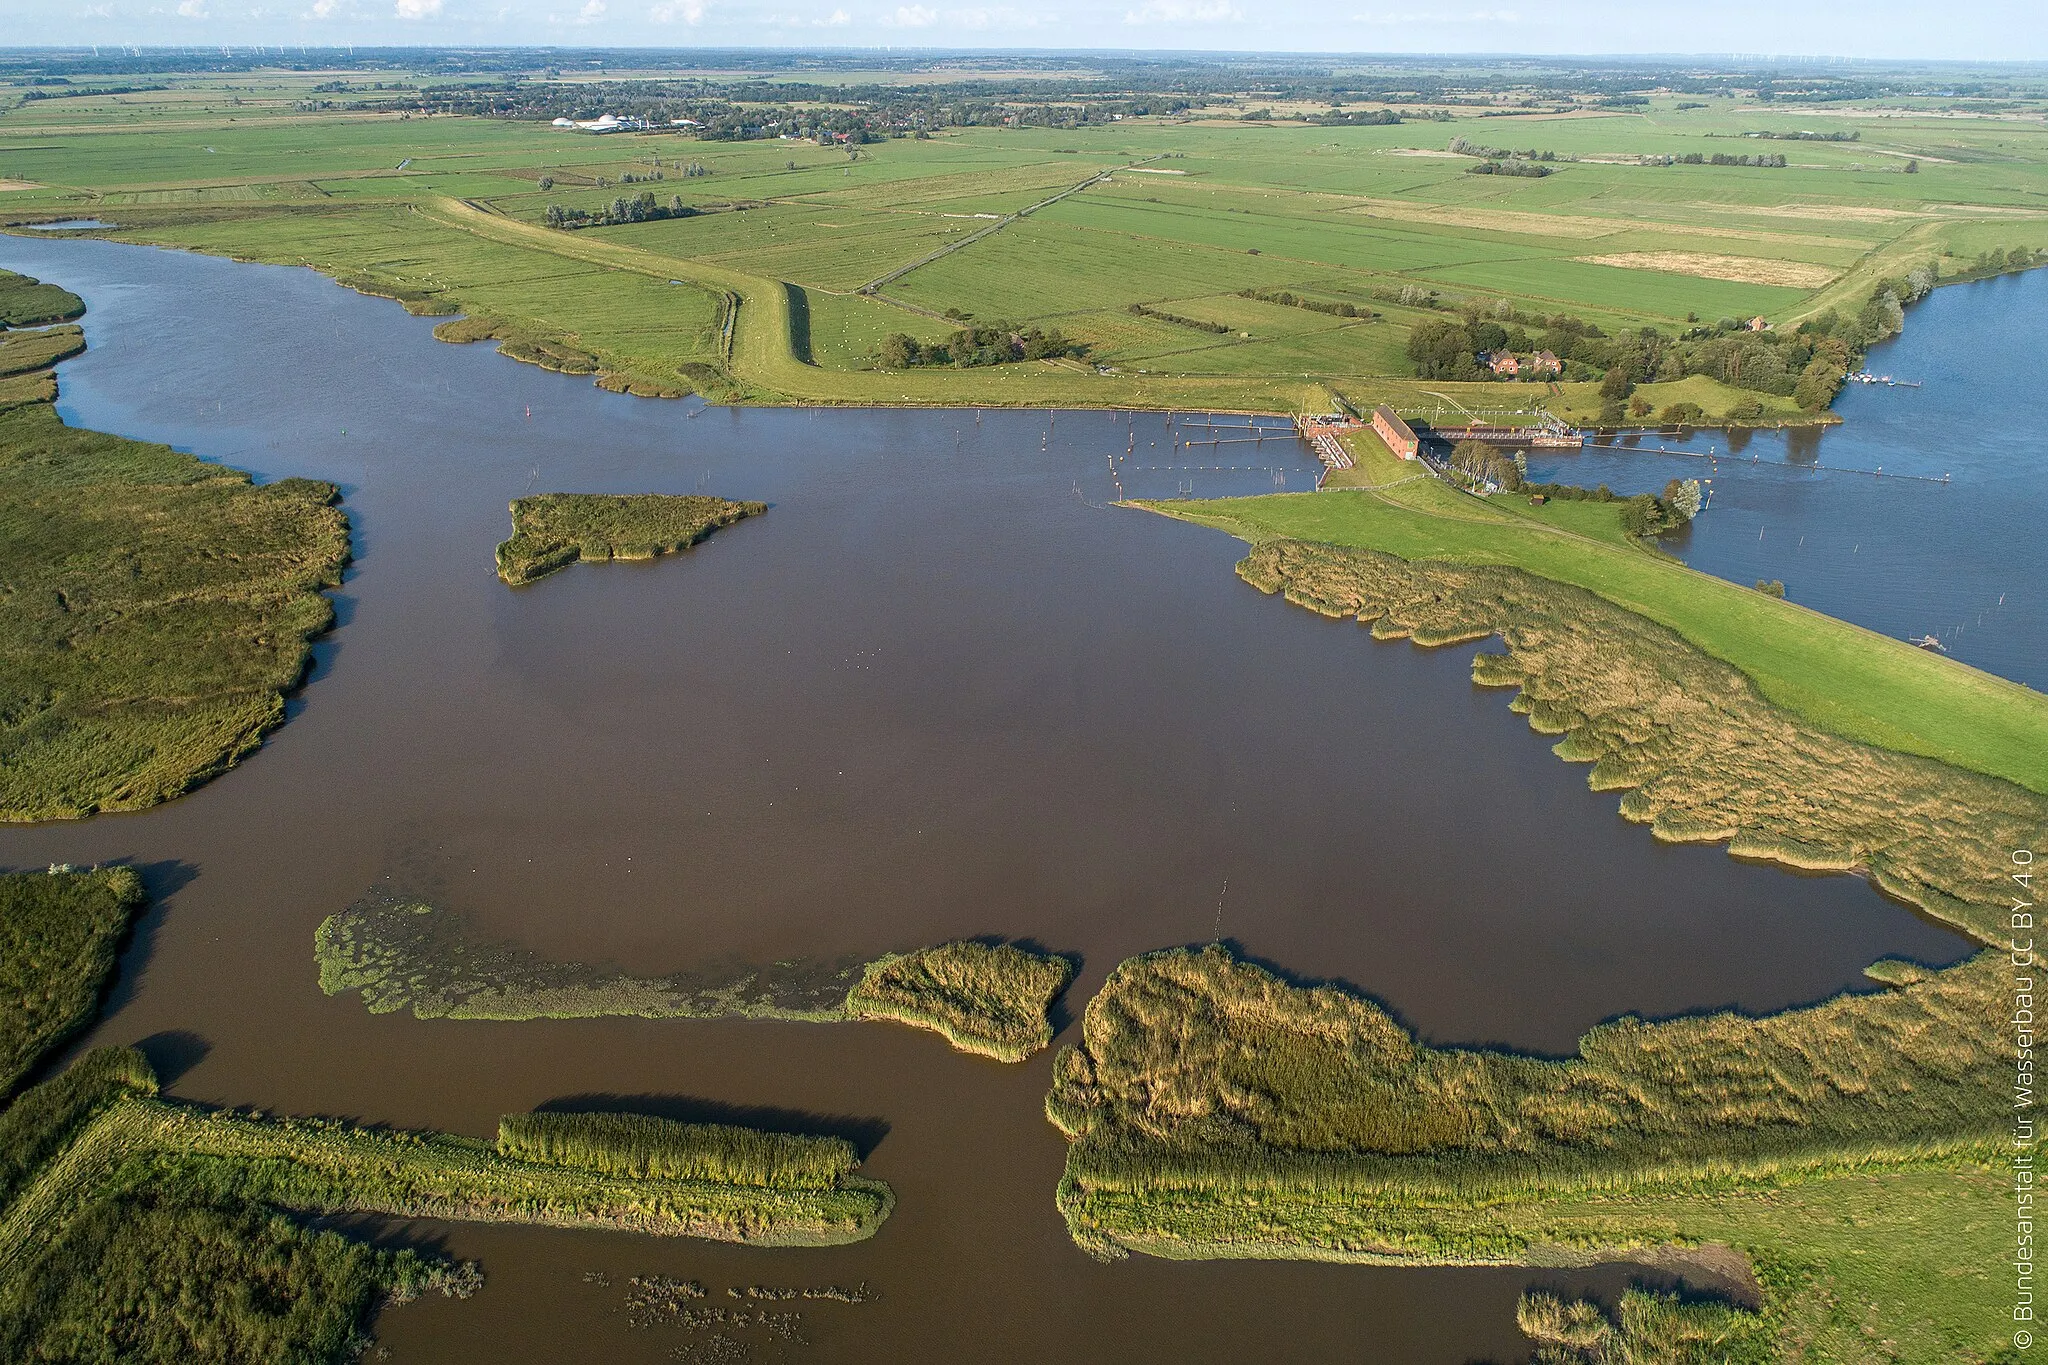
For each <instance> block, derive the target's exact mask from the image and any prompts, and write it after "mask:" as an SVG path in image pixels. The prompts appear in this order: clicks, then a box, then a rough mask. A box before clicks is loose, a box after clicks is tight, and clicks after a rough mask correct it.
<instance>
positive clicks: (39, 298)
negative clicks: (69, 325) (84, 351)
mask: <svg viewBox="0 0 2048 1365" xmlns="http://www.w3.org/2000/svg"><path fill="white" fill-rule="evenodd" d="M84 316H85V300H84V299H81V298H79V297H78V295H76V294H74V293H72V292H71V291H70V290H69V289H64V288H60V287H59V286H57V285H54V284H44V283H43V282H42V281H40V280H38V279H36V278H35V277H34V276H32V275H17V274H15V273H14V272H13V271H12V270H0V329H4V328H8V327H42V326H46V325H48V324H49V323H52V322H69V321H71V320H72V319H73V318H78V317H84Z"/></svg>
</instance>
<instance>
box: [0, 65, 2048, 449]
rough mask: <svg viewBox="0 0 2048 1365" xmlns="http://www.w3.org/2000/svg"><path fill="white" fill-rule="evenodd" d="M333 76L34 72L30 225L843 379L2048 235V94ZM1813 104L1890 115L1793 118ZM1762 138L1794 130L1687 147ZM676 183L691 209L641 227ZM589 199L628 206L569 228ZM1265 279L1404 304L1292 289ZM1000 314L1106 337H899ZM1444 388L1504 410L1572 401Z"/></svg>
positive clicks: (1308, 379) (1307, 373) (1305, 349)
mask: <svg viewBox="0 0 2048 1365" xmlns="http://www.w3.org/2000/svg"><path fill="white" fill-rule="evenodd" d="M319 74H321V73H313V72H303V73H302V72H276V73H258V74H257V75H256V76H255V77H253V78H252V79H251V80H250V81H244V82H229V81H226V80H224V79H222V78H219V77H208V78H198V77H193V78H189V79H188V78H172V79H170V80H168V81H166V82H164V84H166V85H167V86H168V87H169V88H167V89H162V90H147V91H138V92H133V93H125V94H110V95H91V94H85V95H80V96H77V97H72V98H65V99H34V100H19V101H17V102H14V103H13V104H12V107H8V108H5V109H4V110H0V182H4V183H6V184H8V185H10V186H14V187H15V188H10V189H7V190H5V191H0V223H5V224H7V225H21V224H27V223H33V222H36V221H51V220H57V219H62V218H66V217H76V216H80V215H87V214H89V215H93V216H95V217H97V218H98V219H99V220H100V221H103V222H107V223H111V224H112V226H111V227H110V228H106V229H100V230H101V231H105V232H107V233H109V234H110V235H114V236H118V237H123V238H126V239H129V240H136V241H146V242H155V243H161V244H164V245H171V246H180V247H191V248H196V249H199V250H204V251H213V252H220V253H224V254H231V255H236V256H243V257H248V258H251V259H257V260H265V261H276V262H282V263H293V264H297V263H304V264H309V265H312V266H313V267H314V268H316V269H319V270H322V271H324V272H327V273H330V274H333V275H336V276H338V277H343V278H345V279H347V280H348V281H349V282H351V283H364V284H368V285H370V286H371V287H373V290H374V291H375V292H391V293H393V295H394V296H395V297H400V298H402V299H405V300H407V301H408V306H411V307H414V308H416V309H417V310H420V311H432V312H437V313H449V314H454V313H475V314H479V315H482V316H485V317H487V318H489V319H491V320H493V321H494V322H498V323H502V324H504V325H505V327H506V328H507V329H509V330H512V331H517V332H518V333H520V334H521V335H523V336H528V337H530V338H533V339H536V340H546V341H548V342H550V343H552V344H557V345H560V346H566V347H569V348H573V349H574V350H576V351H578V352H580V353H584V354H587V355H589V356H591V357H592V358H593V360H592V367H593V368H594V369H595V371H596V372H597V373H599V374H600V375H608V376H612V377H613V379H612V381H611V382H614V383H615V385H616V386H618V387H634V386H637V387H638V388H639V389H640V390H641V391H646V392H682V391H685V390H689V389H696V390H699V391H702V392H704V393H705V394H706V395H707V396H710V397H713V398H719V399H723V400H730V401H808V402H827V403H848V402H885V403H967V402H972V403H991V404H994V403H1012V404H1017V403H1022V404H1039V403H1059V404H1073V405H1081V406H1163V405H1172V404H1187V405H1203V406H1212V407H1259V408H1271V407H1273V406H1275V405H1280V406H1283V407H1304V406H1327V405H1328V404H1329V403H1330V402H1331V401H1332V398H1333V395H1342V396H1343V397H1344V398H1346V399H1347V400H1349V401H1352V402H1368V403H1369V402H1376V401H1380V400H1382V399H1385V398H1392V399H1394V400H1396V401H1400V400H1401V399H1402V397H1403V396H1404V394H1406V393H1407V392H1408V391H1407V390H1406V389H1405V387H1404V386H1403V384H1402V382H1401V381H1404V380H1409V379H1412V378H1413V377H1414V373H1415V370H1414V364H1413V362H1412V361H1411V360H1410V359H1409V355H1408V350H1407V341H1408V335H1409V333H1410V331H1411V330H1412V329H1413V328H1415V327H1416V326H1418V325H1421V324H1422V323H1425V322H1429V321H1432V320H1437V319H1443V318H1446V317H1448V318H1452V319H1455V318H1457V317H1459V316H1460V315H1471V314H1474V313H1484V314H1486V315H1488V316H1503V317H1505V316H1509V315H1515V316H1518V317H1519V316H1526V317H1529V318H1532V319H1537V320H1541V319H1545V318H1550V317H1553V316H1557V315H1571V316H1573V317H1576V318H1579V319H1582V320H1583V321H1584V322H1585V323H1588V324H1590V325H1592V326H1593V327H1595V328H1598V329H1601V330H1602V331H1603V332H1604V333H1605V334H1607V335H1610V336H1613V335H1620V334H1623V333H1626V332H1632V331H1634V330H1635V329H1638V328H1644V327H1648V328H1653V329H1656V330H1657V331H1658V332H1659V333H1660V334H1663V335H1666V336H1676V335H1678V334H1679V333H1681V332H1682V331H1684V329H1686V328H1688V327H1693V326H1697V325H1699V324H1702V323H1704V324H1709V325H1711V324H1712V323H1714V322H1715V321H1717V320H1719V319H1723V318H1734V319H1748V318H1751V317H1762V318H1764V319H1766V320H1768V321H1769V322H1771V323H1773V324H1775V325H1776V326H1778V327H1779V328H1781V329H1782V328H1785V327H1787V326H1788V325H1792V324H1796V323H1798V322H1799V321H1801V320H1802V319H1804V318H1806V317H1809V316H1811V315H1813V314H1816V313H1818V312H1820V311H1821V310H1822V309H1824V308H1829V307H1833V308H1836V309H1839V310H1842V311H1844V312H1849V313H1853V312H1854V311H1855V310H1856V309H1858V308H1860V307H1862V306H1863V304H1864V302H1865V301H1866V300H1867V299H1868V298H1869V297H1870V295H1871V293H1872V291H1873V290H1874V289H1875V288H1877V287H1878V286H1879V285H1880V284H1881V283H1882V282H1883V281H1884V280H1886V279H1889V278H1895V277H1899V276H1902V275H1903V274H1904V273H1905V272H1907V271H1909V270H1911V269H1913V268H1915V267H1922V268H1926V269H1931V270H1932V271H1934V272H1935V273H1936V274H1938V275H1939V276H1941V277H1943V278H1947V277H1953V276H1956V275H1961V274H1967V273H1969V272H1970V271H1971V269H1972V268H1973V266H1974V265H1975V264H1976V263H1977V258H1978V256H1979V254H1980V253H1984V252H1988V251H1992V250H1998V251H2000V252H2007V251H2011V250H2013V249H2015V248H2022V249H2024V250H2025V251H2027V252H2028V253H2030V254H2031V253H2032V252H2036V251H2040V250H2044V249H2048V204H2044V198H2043V196H2044V194H2048V129H2044V127H2043V125H2042V123H2041V121H2040V120H2039V119H2038V118H2024V119H2021V118H2013V117H1991V116H1986V117H1982V118H1971V117H1958V116H1956V115H1954V114H1952V113H1943V114H1939V115H1937V114H1935V113H1932V112H1929V113H1926V114H1924V115H1921V114H1916V113H1914V112H1912V111H1911V110H1902V109H1898V108H1895V107H1890V106H1887V107H1886V108H1885V110H1884V112H1885V114H1886V115H1887V116H1886V117H1884V118H1883V119H1882V120H1881V121H1880V120H1879V119H1877V118H1874V117H1871V115H1872V114H1873V113H1875V112H1877V110H1875V109H1866V108H1861V107H1857V106H1855V105H1847V104H1845V105H1843V106H1841V107H1830V108H1829V109H1828V110H1827V111H1825V112H1816V111H1814V110H1809V109H1798V110H1781V109H1778V108H1775V107H1770V106H1765V105H1760V104H1755V103H1751V102H1748V101H1745V100H1741V99H1729V98H1715V99H1709V100H1701V101H1694V102H1680V101H1677V100H1675V99H1673V98H1670V97H1666V96H1657V97H1653V98H1651V99H1650V100H1649V101H1648V102H1647V104H1645V105H1644V106H1643V107H1640V108H1636V109H1631V110H1628V111H1612V112H1598V113H1574V114H1570V115H1560V114H1556V113H1545V112H1536V113H1530V114H1528V115H1525V116H1509V117H1499V116H1488V117H1476V116H1472V115H1471V114H1469V113H1466V112H1450V113H1449V114H1448V117H1442V118H1439V117H1432V118H1429V119H1427V120H1421V119H1417V120H1411V121H1408V122H1402V123H1397V124H1392V125H1384V126H1317V125H1314V124H1301V123H1291V122H1263V121H1247V120H1245V119H1237V118H1233V119H1229V120H1225V119H1197V118H1188V117H1179V118H1172V119H1168V118H1162V117H1140V118H1131V119H1126V120H1124V121H1122V122H1118V123H1113V124H1104V123H1098V124H1093V125H1088V126H1082V127H1075V128H1057V129H1055V128H995V127H968V128H946V129H942V130H940V131H938V132H937V133H935V134H934V135H932V136H929V137H925V136H919V137H916V138H911V137H902V136H896V137H885V138H882V139H880V140H877V141H870V142H868V143H866V144H865V145H851V146H840V145H821V144H820V143H819V142H817V141H815V140H811V139H801V140H793V139H787V138H773V137H769V138H757V139H753V140H740V141H710V140H704V139H699V138H694V137H690V136H688V135H686V134H684V135H679V134H677V133H673V132H646V133H640V132H626V133H617V134H612V135H609V136H605V137H588V136H581V135H578V134H576V133H574V132H572V131H566V130H562V129H557V128H554V127H551V126H549V125H548V124H547V123H546V122H544V121H540V120H537V119H516V118H484V117H474V116H467V115H448V114H434V115H432V116H426V115H421V114H417V113H414V112H411V111H409V110H407V109H406V108H404V107H403V101H402V100H400V99H399V98H398V97H397V96H396V95H394V94H391V93H388V92H387V93H386V94H383V95H378V94H376V93H375V92H373V91H367V90H358V91H357V92H356V93H358V94H360V95H363V96H364V98H361V99H359V100H354V101H349V102H347V106H346V107H340V106H338V105H337V102H336V101H332V100H323V99H316V98H312V94H313V92H315V91H316V90H326V89H329V88H330V87H329V86H327V85H322V84H320V83H319V81H318V80H317V79H316V77H317V76H318V75H319ZM344 84H345V82H344ZM399 88H400V83H397V82H394V83H393V90H394V91H395V90H397V89H399ZM405 88H407V89H410V88H414V87H412V86H410V85H408V86H405ZM4 97H5V92H4V91H0V98H4ZM1681 105H1683V107H1681ZM1489 112H1490V111H1489ZM1792 132H1800V133H1809V134H1814V135H1829V134H1839V135H1841V136H1842V137H1844V138H1847V137H1848V136H1849V135H1850V134H1854V135H1855V140H1853V141H1850V140H1842V141H1820V140H1777V141H1760V140H1758V135H1762V134H1770V133H1781V134H1782V133H1792ZM1454 141H1457V142H1458V145H1459V146H1460V147H1462V148H1465V149H1467V150H1470V149H1472V148H1478V149H1479V150H1480V151H1482V152H1484V151H1487V150H1489V149H1493V150H1499V149H1505V148H1512V149H1516V150H1518V151H1527V152H1533V153H1537V154H1538V155H1540V156H1543V157H1547V158H1549V159H1548V160H1544V161H1543V162H1542V163H1541V164H1542V167H1543V168H1544V169H1547V170H1548V171H1550V172H1551V173H1549V174H1545V175H1534V174H1532V175H1527V176H1512V175H1474V174H1471V173H1470V171H1471V170H1472V169H1473V168H1474V167H1476V166H1478V165H1479V164H1480V161H1481V157H1479V156H1476V155H1460V154H1455V153H1453V152H1451V151H1449V150H1448V149H1449V148H1450V147H1451V145H1452V144H1453V142H1454ZM1759 150H1767V151H1770V152H1774V153H1782V154H1785V155H1786V164H1785V165H1783V166H1770V167H1764V166H1755V165H1751V166H1742V165H1711V164H1684V163H1683V162H1680V163H1678V164H1665V163H1666V159H1667V158H1685V157H1688V156H1698V157H1700V158H1701V159H1702V161H1705V160H1708V159H1710V158H1711V157H1712V156H1714V155H1717V154H1727V155H1730V156H1740V155H1749V154H1751V153H1755V152H1757V151H1759ZM1909 168H1910V169H1909ZM1077 187H1080V188H1077ZM1070 190H1071V191H1074V192H1073V193H1071V194H1069V195H1067V196H1066V197H1064V198H1061V199H1059V200H1058V201H1057V202H1051V203H1047V202H1045V201H1047V200H1050V199H1052V197H1053V196H1055V195H1059V194H1061V193H1062V192H1064V191H1070ZM641 195H647V196H651V200H650V202H651V203H652V204H654V205H655V206H656V208H657V209H658V210H659V216H658V217H655V218H653V219H651V220H648V221H630V222H619V223H616V224H611V225H606V224H605V222H604V219H605V216H606V215H607V210H608V209H609V208H610V206H612V205H613V204H614V202H615V201H617V200H619V199H620V198H621V197H622V196H625V197H635V196H641ZM1034 206H1037V207H1035V208H1034ZM551 209H553V210H555V211H557V212H560V213H565V214H569V215H572V216H573V215H575V214H579V213H580V214H584V215H587V217H586V218H585V220H584V221H586V222H590V223H596V224H597V225H594V226H584V227H581V228H578V229H575V230H566V229H562V228H551V227H544V226H543V224H544V223H545V222H547V221H548V220H549V215H550V210H551ZM672 210H673V215H672V213H671V211H672ZM1020 213H1022V214H1023V216H1021V217H1013V216H1012V215H1018V214H1020ZM992 227H993V228H995V229H996V230H994V231H990V229H991V228H992ZM523 229H530V230H523ZM970 239H971V240H970ZM963 241H964V242H966V245H964V246H961V245H960V244H961V243H962V242H963ZM947 248H957V249H953V250H947ZM941 252H944V253H945V254H936V255H935V253H941ZM884 280H886V283H882V284H880V285H879V287H874V286H875V285H876V282H878V281H884ZM790 286H794V289H791V288H790ZM864 288H867V289H868V290H869V292H862V291H863V290H864ZM1246 290H1260V291H1266V292H1271V291H1277V290H1289V291H1294V292H1296V293H1299V294H1302V295H1304V296H1309V297H1313V298H1316V299H1322V300H1330V301H1346V302H1349V303H1351V304H1352V305H1353V306H1354V307H1355V308H1357V309H1358V310H1359V311H1361V312H1363V313H1368V314H1377V315H1378V316H1374V317H1370V318H1367V319H1362V320H1340V319H1338V318H1334V317H1331V316H1329V315H1327V314H1317V313H1315V312H1312V311H1300V312H1299V313H1298V315H1295V316H1290V314H1296V313H1297V310H1294V309H1288V308H1282V307H1278V306H1274V305H1270V304H1264V303H1256V302H1252V301H1249V300H1245V299H1241V298H1238V297H1236V296H1237V295H1238V294H1239V293H1240V291H1246ZM429 300H430V301H429ZM1133 305H1140V306H1143V307H1145V308H1148V309H1151V310H1154V312H1155V313H1158V312H1163V313H1168V314H1172V315H1174V316H1177V317H1182V318H1192V319H1196V320H1198V321H1201V322H1205V323H1214V324H1218V325H1220V326H1223V327H1227V328H1228V329H1229V331H1228V333H1213V332H1203V331H1201V330H1199V329H1193V328H1189V327H1186V326H1184V325H1177V324H1175V323H1174V322H1172V321H1168V320H1162V319H1160V318H1158V317H1156V316H1145V317H1141V316H1138V315H1136V314H1134V313H1133V311H1132V308H1133ZM735 313H736V314H737V316H734V314H735ZM969 324H971V325H973V326H977V327H997V328H1005V327H1007V328H1016V329H1028V328H1039V329H1042V330H1045V331H1057V332H1058V333H1059V334H1060V336H1061V337H1062V338H1064V339H1066V340H1067V341H1068V342H1070V343H1072V348H1071V349H1072V350H1073V352H1074V354H1072V355H1070V356H1068V357H1067V358H1064V359H1059V358H1055V359H1047V360H1021V361H1015V362H1012V363H1009V364H1001V365H994V366H987V367H982V368H959V367H956V366H951V365H948V366H943V367H936V368H931V369H928V370H925V371H922V372H907V371H894V372H890V371H883V370H879V369H877V368H876V367H877V365H878V356H879V352H880V348H881V343H882V342H883V341H884V340H885V339H886V338H887V337H889V336H890V335H892V334H897V333H900V334H903V335H905V336H908V337H910V338H911V339H913V340H915V341H917V342H919V343H921V344H926V345H930V344H933V343H941V342H943V340H944V338H945V337H946V336H947V335H948V333H950V332H951V331H953V330H955V329H956V328H958V327H960V326H963V325H969ZM1567 377H1568V378H1576V379H1584V378H1586V377H1588V376H1584V375H1571V376H1567ZM1593 377H1597V376H1593ZM1447 385H1448V386H1447ZM1430 388H1431V389H1432V391H1434V392H1449V393H1451V394H1452V395H1453V396H1454V397H1455V398H1456V400H1457V401H1459V402H1463V403H1465V404H1467V405H1468V406H1487V407H1503V408H1519V407H1525V406H1533V405H1535V404H1536V403H1538V402H1539V401H1548V400H1549V399H1550V398H1551V397H1553V396H1552V395H1548V394H1546V393H1544V391H1543V389H1542V388H1541V386H1531V385H1526V384H1512V383H1507V384H1495V383H1474V382H1471V381H1469V380H1467V381H1460V382H1457V383H1449V382H1448V381H1447V382H1440V383H1436V384H1432V385H1431V386H1430ZM1734 393H1735V391H1734V390H1729V395H1734ZM1708 396H1709V397H1710V398H1713V397H1716V396H1717V395H1715V394H1713V393H1709V395H1708ZM1744 396H1754V395H1744ZM1724 397H1725V406H1729V407H1732V406H1733V405H1734V404H1735V403H1736V402H1738V401H1740V399H1739V398H1738V397H1736V396H1724ZM1688 401H1690V400H1688ZM1703 407H1705V410H1706V415H1707V417H1708V418H1710V419H1711V418H1712V417H1714V416H1715V415H1716V414H1717V410H1716V409H1715V408H1714V407H1712V406H1711V405H1705V404H1703ZM1766 407H1770V405H1769V404H1766ZM1559 410H1560V411H1564V410H1565V409H1564V408H1563V407H1562V406H1561V407H1560V408H1559ZM1772 412H1773V413H1775V414H1776V416H1774V418H1773V420H1782V419H1783V418H1784V416H1785V415H1786V413H1782V412H1778V410H1777V409H1775V408H1773V409H1772ZM1786 412H1791V410H1790V409H1789V408H1787V409H1786ZM1583 415H1584V414H1581V416H1583ZM1792 415H1794V416H1796V413H1793V414H1792Z"/></svg>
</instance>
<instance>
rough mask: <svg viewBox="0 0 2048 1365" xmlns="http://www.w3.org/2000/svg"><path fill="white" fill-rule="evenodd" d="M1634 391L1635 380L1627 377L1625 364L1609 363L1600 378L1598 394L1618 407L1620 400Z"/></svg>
mask: <svg viewBox="0 0 2048 1365" xmlns="http://www.w3.org/2000/svg"><path fill="white" fill-rule="evenodd" d="M1635 391H1636V381H1635V380H1633V379H1631V378H1630V377H1629V373H1628V367H1627V366H1626V365H1610V366H1608V367H1607V373H1606V375H1605V376H1604V377H1603V378H1602V379H1601V380H1600V396H1601V397H1602V398H1604V399H1606V400H1607V401H1608V402H1609V403H1612V404H1614V405H1616V406H1617V407H1619V405H1620V403H1621V400H1622V399H1624V398H1626V397H1628V396H1629V395H1630V394H1632V393H1634V392H1635Z"/></svg>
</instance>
